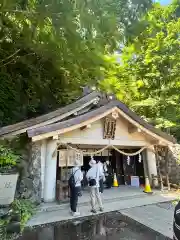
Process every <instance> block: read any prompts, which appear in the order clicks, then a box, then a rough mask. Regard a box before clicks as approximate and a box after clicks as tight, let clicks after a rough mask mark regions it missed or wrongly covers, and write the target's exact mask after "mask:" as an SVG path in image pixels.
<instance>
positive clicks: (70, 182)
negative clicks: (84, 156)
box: [68, 169, 79, 188]
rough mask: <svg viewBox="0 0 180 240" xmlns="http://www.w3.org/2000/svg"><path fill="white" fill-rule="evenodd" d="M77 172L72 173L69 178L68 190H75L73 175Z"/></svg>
mask: <svg viewBox="0 0 180 240" xmlns="http://www.w3.org/2000/svg"><path fill="white" fill-rule="evenodd" d="M78 170H79V169H77V170H76V171H75V172H74V173H72V174H71V176H70V178H69V181H68V185H69V187H70V188H75V186H76V182H75V178H74V175H75V173H76V172H77V171H78Z"/></svg>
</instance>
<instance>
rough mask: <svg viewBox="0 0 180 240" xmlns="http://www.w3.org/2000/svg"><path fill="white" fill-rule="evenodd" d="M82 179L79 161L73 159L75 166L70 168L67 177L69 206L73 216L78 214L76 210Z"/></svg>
mask: <svg viewBox="0 0 180 240" xmlns="http://www.w3.org/2000/svg"><path fill="white" fill-rule="evenodd" d="M82 180H83V174H82V172H81V169H80V163H79V161H78V160H75V166H74V167H73V168H72V170H71V175H70V178H69V189H70V208H71V213H72V215H73V216H74V217H76V216H79V215H80V213H79V212H77V204H78V197H79V194H80V192H81V181H82Z"/></svg>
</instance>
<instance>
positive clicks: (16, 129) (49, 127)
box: [0, 92, 176, 143]
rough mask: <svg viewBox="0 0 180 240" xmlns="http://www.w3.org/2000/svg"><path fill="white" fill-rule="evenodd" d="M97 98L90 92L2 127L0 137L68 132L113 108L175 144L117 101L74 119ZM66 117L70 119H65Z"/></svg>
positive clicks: (104, 103)
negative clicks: (27, 118)
mask: <svg viewBox="0 0 180 240" xmlns="http://www.w3.org/2000/svg"><path fill="white" fill-rule="evenodd" d="M97 98H102V94H101V93H98V92H91V93H89V94H88V95H86V96H84V97H82V98H81V99H79V100H77V101H76V102H74V103H72V104H70V105H68V106H66V107H63V108H60V109H58V110H56V111H53V112H51V113H49V114H45V115H43V116H40V117H37V118H33V119H30V120H25V121H23V122H20V123H17V124H14V125H10V126H7V127H3V128H1V129H0V137H6V136H9V135H17V134H20V133H23V132H27V133H28V136H29V137H31V138H32V137H36V136H38V135H43V134H47V133H53V132H56V131H60V132H63V131H66V130H67V131H68V129H70V128H71V127H73V126H79V125H81V126H82V125H83V124H84V125H86V123H87V121H89V120H91V119H95V118H98V116H100V117H102V116H105V115H106V114H108V112H110V111H111V110H113V109H114V108H117V109H119V111H121V113H124V114H125V116H127V117H128V118H129V120H132V122H133V121H134V123H137V124H139V126H140V128H142V130H143V129H144V130H147V131H149V132H151V133H153V134H154V135H155V136H157V137H160V138H161V139H164V140H166V141H168V142H171V143H176V139H175V138H174V137H173V136H171V135H169V134H166V133H165V132H162V131H161V130H160V129H157V128H155V127H154V126H152V125H150V124H149V123H148V122H146V121H145V120H144V119H142V118H141V117H139V116H138V115H137V114H136V113H134V112H133V111H132V110H130V109H129V108H128V107H127V106H126V105H125V104H123V103H122V102H120V101H118V100H111V101H109V100H108V101H106V100H105V101H104V99H103V100H102V102H101V103H103V104H99V105H98V106H97V107H98V108H96V109H95V110H92V109H90V111H88V112H86V113H84V114H81V115H79V116H76V117H75V115H74V113H76V112H77V111H81V110H83V109H84V108H86V107H88V106H90V104H92V103H93V101H95V100H96V99H97ZM102 105H103V106H102ZM68 116H69V118H70V119H67V117H68ZM61 130H62V131H61Z"/></svg>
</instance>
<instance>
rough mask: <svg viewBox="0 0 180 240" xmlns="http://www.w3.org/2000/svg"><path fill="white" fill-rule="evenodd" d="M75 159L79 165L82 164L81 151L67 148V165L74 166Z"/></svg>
mask: <svg viewBox="0 0 180 240" xmlns="http://www.w3.org/2000/svg"><path fill="white" fill-rule="evenodd" d="M75 160H78V162H79V164H80V166H82V165H83V153H81V152H76V151H75V150H68V166H74V165H75Z"/></svg>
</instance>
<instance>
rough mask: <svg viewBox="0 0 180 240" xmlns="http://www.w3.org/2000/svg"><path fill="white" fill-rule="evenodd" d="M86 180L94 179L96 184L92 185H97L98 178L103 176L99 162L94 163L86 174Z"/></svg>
mask: <svg viewBox="0 0 180 240" xmlns="http://www.w3.org/2000/svg"><path fill="white" fill-rule="evenodd" d="M86 178H87V180H88V181H89V180H90V179H95V180H96V186H93V187H99V180H100V178H104V173H103V169H102V168H101V167H100V164H94V165H93V166H92V167H91V168H90V169H89V171H88V172H87V175H86Z"/></svg>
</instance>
